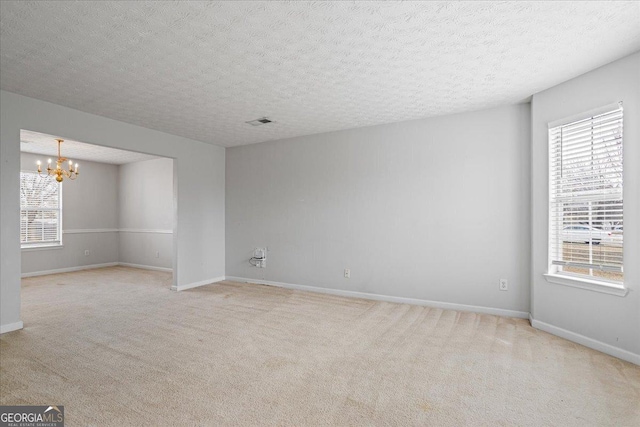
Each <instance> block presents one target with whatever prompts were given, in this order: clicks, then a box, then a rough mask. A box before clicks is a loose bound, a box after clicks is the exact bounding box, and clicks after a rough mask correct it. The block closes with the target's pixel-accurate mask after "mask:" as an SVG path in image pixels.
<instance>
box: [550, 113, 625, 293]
mask: <svg viewBox="0 0 640 427" xmlns="http://www.w3.org/2000/svg"><path fill="white" fill-rule="evenodd" d="M615 110H622V111H623V116H622V128H623V129H624V109H623V107H622V102H618V103H615V104H609V105H606V106H604V107H600V108H597V109H593V110H590V111H586V112H584V113H580V114H576V115H573V116H570V117H567V118H564V119H561V120H557V121H554V122H551V123H549V124H548V131H549V132H548V136H547V144H548V147H547V148H548V151H547V152H548V157H547V162H548V163H547V165H548V170H547V178H548V205H547V214H548V218H547V219H548V224H547V261H548V264H547V270H546V273H544V274H543V276H544V278H545V280H546V281H547V282H549V283H553V284H558V285H564V286H569V287H573V288H580V289H586V290H590V291H595V292H600V293H605V294H610V295H616V296H621V297H624V296H626V295H627V294H628V293H629V288H628V287H627V286H626V284H625V283H626V282H625V280H624V277H623V280H622V281H613V280H608V279H606V278H602V277H595V276H587V275H581V274H575V273H571V272H566V271H558V270H559V266H558V265H555V264H553V257H552V250H551V245H552V243H553V242H554V240H553V238H552V233H553V230H552V228H553V224H554V222H553V219H552V216H554V215H555V214H554V213H553V206H552V204H553V203H554V199H553V198H552V194H553V193H552V192H553V188H554V180H553V177H552V169H551V162H553V161H554V159H553V158H552V154H551V153H552V148H553V147H552V144H553V141H552V138H551V131H552V130H553V129H555V128H558V127H561V126H566V125H569V124H571V123H574V122H578V121H582V120H587V119H590V118H592V117H595V116H598V115H601V114H606V113H611V112H613V111H615ZM623 135H624V131H623ZM622 143H623V144H624V136H623V140H622ZM622 165H623V166H622V168H623V176H624V151H623V154H622ZM624 195H625V189H624V185H623V186H622V200H623V203H622V215H623V224H624V212H625V209H624V198H625V197H624ZM622 251H623V254H624V244H623V247H622ZM622 264H623V267H622V270H623V271H624V255H623V261H622Z"/></svg>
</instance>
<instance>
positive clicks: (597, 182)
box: [549, 106, 624, 285]
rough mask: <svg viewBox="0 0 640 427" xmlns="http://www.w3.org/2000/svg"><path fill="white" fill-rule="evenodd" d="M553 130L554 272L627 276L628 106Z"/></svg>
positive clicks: (613, 278)
mask: <svg viewBox="0 0 640 427" xmlns="http://www.w3.org/2000/svg"><path fill="white" fill-rule="evenodd" d="M605 111H606V112H602V113H598V114H597V115H592V116H590V117H588V118H584V119H582V120H577V121H573V122H571V123H568V124H563V125H561V126H556V127H551V128H550V129H549V273H550V274H557V275H562V276H568V277H575V278H577V279H580V278H582V279H583V280H584V279H591V280H596V281H598V282H613V283H612V284H618V285H620V284H621V283H622V282H623V279H624V270H623V262H622V261H623V260H622V247H623V233H622V229H623V221H622V220H623V216H622V213H623V198H622V196H623V192H622V178H623V176H622V169H623V155H622V154H623V152H622V151H623V150H622V148H623V144H622V107H621V106H618V107H615V108H613V109H607V110H605Z"/></svg>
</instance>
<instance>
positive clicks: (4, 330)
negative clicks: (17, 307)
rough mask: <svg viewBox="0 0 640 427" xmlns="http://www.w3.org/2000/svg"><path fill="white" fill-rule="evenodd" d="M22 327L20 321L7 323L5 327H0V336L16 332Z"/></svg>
mask: <svg viewBox="0 0 640 427" xmlns="http://www.w3.org/2000/svg"><path fill="white" fill-rule="evenodd" d="M22 327H23V325H22V321H19V322H15V323H9V324H7V325H0V334H4V333H7V332H13V331H17V330H18V329H22Z"/></svg>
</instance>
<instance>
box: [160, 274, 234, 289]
mask: <svg viewBox="0 0 640 427" xmlns="http://www.w3.org/2000/svg"><path fill="white" fill-rule="evenodd" d="M223 280H225V277H224V276H220V277H214V278H213V279H207V280H201V281H199V282H193V283H188V284H186V285H177V286H176V285H173V286H171V290H172V291H184V290H186V289H191V288H197V287H198V286H204V285H210V284H212V283H216V282H222V281H223Z"/></svg>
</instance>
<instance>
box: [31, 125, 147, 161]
mask: <svg viewBox="0 0 640 427" xmlns="http://www.w3.org/2000/svg"><path fill="white" fill-rule="evenodd" d="M56 138H62V137H58V136H53V135H46V134H44V133H38V132H31V131H28V130H22V131H20V151H22V152H25V153H34V154H42V155H43V156H47V157H56V156H57V155H58V143H57V142H56V141H55V139H56ZM62 139H64V138H62ZM61 151H62V155H63V156H64V157H66V158H68V159H70V160H73V161H74V162H77V161H79V160H88V161H92V162H100V163H111V164H114V165H122V164H125V163H133V162H141V161H144V160H151V159H157V158H158V157H156V156H151V155H149V154H142V153H135V152H133V151H126V150H118V149H115V148H109V147H103V146H100V145H93V144H86V143H84V142H79V141H73V140H70V139H65V140H64V142H63V143H62V148H61ZM46 160H47V159H45V158H44V157H43V158H42V161H43V163H46ZM54 160H55V159H54Z"/></svg>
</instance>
